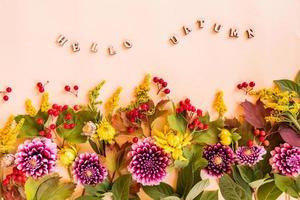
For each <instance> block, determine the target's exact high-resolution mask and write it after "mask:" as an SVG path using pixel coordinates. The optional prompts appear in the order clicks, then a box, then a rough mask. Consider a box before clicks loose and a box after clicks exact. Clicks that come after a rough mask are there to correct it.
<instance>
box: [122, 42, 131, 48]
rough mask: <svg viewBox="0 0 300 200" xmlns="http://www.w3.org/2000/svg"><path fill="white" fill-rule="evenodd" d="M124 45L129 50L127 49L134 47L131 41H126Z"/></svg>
mask: <svg viewBox="0 0 300 200" xmlns="http://www.w3.org/2000/svg"><path fill="white" fill-rule="evenodd" d="M123 45H124V47H125V48H127V49H130V48H131V47H132V43H131V41H129V40H125V41H124V42H123Z"/></svg>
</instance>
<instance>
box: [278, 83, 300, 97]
mask: <svg viewBox="0 0 300 200" xmlns="http://www.w3.org/2000/svg"><path fill="white" fill-rule="evenodd" d="M274 83H275V84H276V85H277V86H278V87H279V88H280V89H281V90H282V91H294V92H296V93H297V94H298V96H300V86H299V85H298V84H297V83H295V82H294V81H291V80H288V79H282V80H275V81H274Z"/></svg>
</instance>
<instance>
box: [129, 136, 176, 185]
mask: <svg viewBox="0 0 300 200" xmlns="http://www.w3.org/2000/svg"><path fill="white" fill-rule="evenodd" d="M131 148H132V150H131V151H130V152H129V156H130V157H131V161H130V163H129V165H128V170H129V171H130V172H131V173H132V177H133V179H134V180H136V181H137V182H138V183H141V184H142V185H158V184H159V183H160V182H161V181H162V180H163V178H164V177H165V176H166V174H167V172H166V168H167V167H168V166H169V165H170V164H171V159H170V156H169V154H167V153H166V152H165V151H164V150H163V149H162V148H160V147H158V146H157V145H156V144H154V142H153V140H152V139H151V138H145V139H144V140H140V141H138V142H137V143H136V144H133V145H132V147H131Z"/></svg>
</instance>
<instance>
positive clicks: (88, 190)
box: [84, 180, 110, 197]
mask: <svg viewBox="0 0 300 200" xmlns="http://www.w3.org/2000/svg"><path fill="white" fill-rule="evenodd" d="M109 187H110V183H109V181H108V180H105V181H103V182H102V183H100V184H98V185H95V186H93V185H85V186H84V188H85V194H87V195H88V196H95V197H101V196H102V195H103V194H104V193H105V192H107V191H108V190H109V189H110V188H109Z"/></svg>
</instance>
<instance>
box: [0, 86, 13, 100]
mask: <svg viewBox="0 0 300 200" xmlns="http://www.w3.org/2000/svg"><path fill="white" fill-rule="evenodd" d="M11 92H12V89H11V87H7V88H6V89H5V90H4V91H0V94H2V99H3V101H8V100H9V96H8V94H9V93H11Z"/></svg>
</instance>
